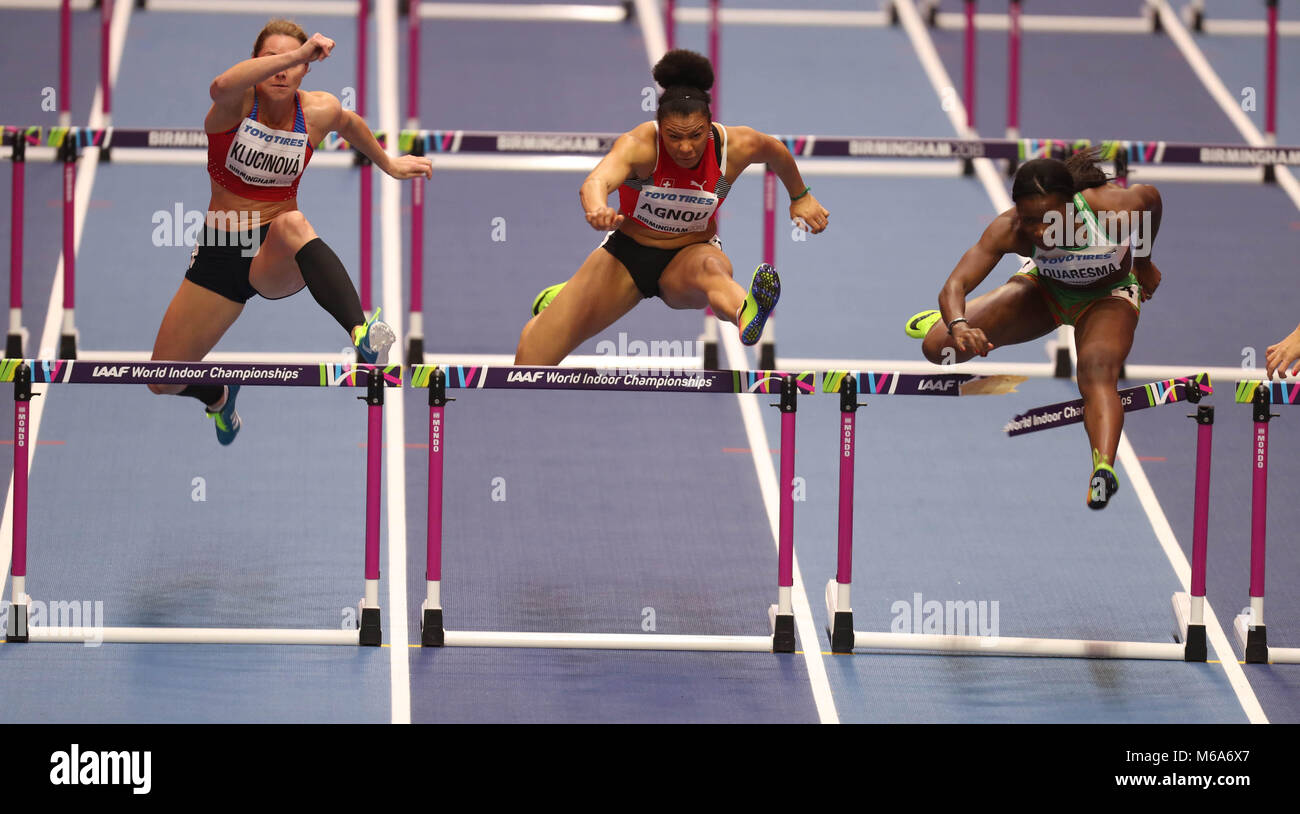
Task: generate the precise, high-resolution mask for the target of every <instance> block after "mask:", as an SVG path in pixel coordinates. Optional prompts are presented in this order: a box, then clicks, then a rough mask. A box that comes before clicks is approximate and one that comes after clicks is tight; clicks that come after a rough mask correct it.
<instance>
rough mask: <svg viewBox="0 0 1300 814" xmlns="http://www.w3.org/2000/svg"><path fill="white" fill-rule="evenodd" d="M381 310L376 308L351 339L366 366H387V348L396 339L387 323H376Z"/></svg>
mask: <svg viewBox="0 0 1300 814" xmlns="http://www.w3.org/2000/svg"><path fill="white" fill-rule="evenodd" d="M382 310H383V309H382V308H376V309H375V315H374V316H372V317H371V318H370V320H369V321H368V322H366V324H365V325H363V326H361V329H360V330H358V331H357V332H356V334H355V335H354V336H353V337H352V344H353V345H356V347H357V352H358V353H360V354H361V358H362V359H364V360H365V363H366V364H368V365H386V364H388V348H389V346H390V345H392V344H393V342H394V341H395V340H396V339H397V335H396V334H394V333H393V329H392V328H390V327H388V324H387V323H385V322H379V321H378V319H379V312H380V311H382Z"/></svg>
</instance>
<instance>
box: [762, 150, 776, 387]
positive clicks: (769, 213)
mask: <svg viewBox="0 0 1300 814" xmlns="http://www.w3.org/2000/svg"><path fill="white" fill-rule="evenodd" d="M763 262H764V263H767V264H768V265H769V266H772V267H775V266H776V173H775V172H773V171H772V167H771V165H768V166H767V167H766V168H765V169H764V171H763ZM758 369H759V370H776V320H775V319H773V315H771V314H769V315H768V318H767V323H766V324H765V325H763V333H762V335H761V336H760V337H759V339H758Z"/></svg>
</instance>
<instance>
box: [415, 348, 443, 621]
mask: <svg viewBox="0 0 1300 814" xmlns="http://www.w3.org/2000/svg"><path fill="white" fill-rule="evenodd" d="M448 401H450V399H448V398H447V374H446V373H445V372H443V370H442V368H436V369H435V370H434V371H433V374H432V376H431V377H430V379H429V506H428V512H429V515H428V531H427V533H426V538H427V542H426V546H427V548H426V563H427V564H426V565H425V571H424V580H425V587H426V590H427V596H426V597H425V600H424V602H423V603H422V604H421V605H420V644H421V645H422V646H424V647H442V646H443V644H445V643H446V640H445V635H444V630H443V627H442V596H441V586H442V435H443V415H442V412H443V407H444V406H445V405H446V404H447V402H448Z"/></svg>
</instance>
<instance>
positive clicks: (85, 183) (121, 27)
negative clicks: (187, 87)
mask: <svg viewBox="0 0 1300 814" xmlns="http://www.w3.org/2000/svg"><path fill="white" fill-rule="evenodd" d="M134 5H135V4H134V3H130V2H119V3H118V4H117V5H116V6H115V7H114V8H113V19H112V21H111V22H110V24H109V73H108V81H109V84H110V85H113V86H116V85H117V68H118V65H119V64H120V63H121V61H122V48H123V46H124V45H125V44H126V30H127V26H128V25H129V24H130V22H131V9H132V8H133V7H134ZM103 95H104V88H103V86H102V85H96V87H95V98H94V99H93V100H92V101H91V103H90V116H89V118H88V120H87V121H88V122H89V125H88V126H90V127H103V126H104V117H103V113H102V112H101V110H100V107H101V99H102V98H103ZM78 165H79V166H78V168H77V170H78V171H77V186H76V188H75V190H74V192H75V194H76V203H75V206H74V208H73V227H72V234H73V238H72V251H73V254H74V256H76V254H78V247H80V246H81V232H82V225H83V224H84V223H85V220H86V209H87V208H88V207H89V206H90V195H91V192H92V191H93V190H94V186H95V172H96V170H98V168H99V150H97V149H94V148H87V149H86V150H85V152H83V153H82V156H81V160H80V161H79V162H78ZM59 188H60V190H61V189H62V188H63V187H62V178H61V177H60V187H59ZM62 316H63V254H62V252H60V254H59V260H58V264H57V265H56V266H55V269H54V281H53V282H52V283H51V284H50V301H49V304H48V306H47V307H46V309H45V325H44V327H43V328H42V330H41V341H40V344H39V345H38V346H37V348H38V351H39V356H40V358H42V359H53V358H55V356H57V354H58V342H59V332H60V329H61V327H62V324H63V322H62ZM32 394H33V396H36V395H37V394H40V397H39V398H33V399H32V401H31V406H30V408H29V415H30V419H31V420H30V423H29V425H28V427H29V435H28V444H29V445H30V446H29V448H28V455H27V471H28V473H30V472H31V469H32V464H33V463H34V462H35V460H36V449H37V446H36V443H37V439H38V438H39V437H40V431H41V418H42V416H44V415H45V407H46V405H47V404H48V403H49V400H50V394H49V387H48V386H42V385H36V386H34V387H32ZM13 508H14V479H13V468H12V465H11V467H10V472H9V489H8V491H7V493H6V495H5V506H4V518H3V520H0V541H3V542H0V586H3V584H4V583H3V580H4V576H5V575H7V574H8V573H9V564H10V556H11V553H12V549H11V543H12V540H13Z"/></svg>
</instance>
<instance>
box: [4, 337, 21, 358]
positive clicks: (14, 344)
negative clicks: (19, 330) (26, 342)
mask: <svg viewBox="0 0 1300 814" xmlns="http://www.w3.org/2000/svg"><path fill="white" fill-rule="evenodd" d="M5 358H6V359H21V358H23V335H22V334H9V336H8V338H6V339H5Z"/></svg>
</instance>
